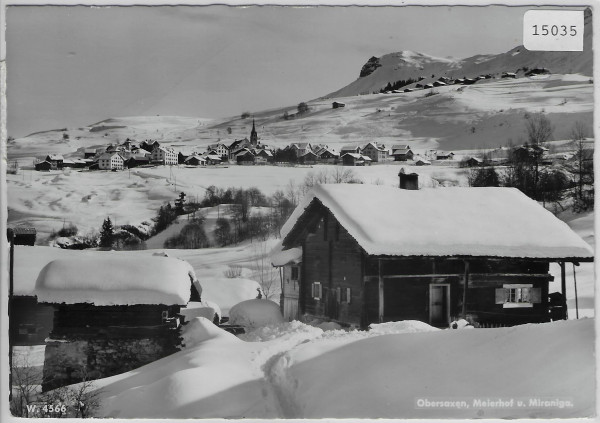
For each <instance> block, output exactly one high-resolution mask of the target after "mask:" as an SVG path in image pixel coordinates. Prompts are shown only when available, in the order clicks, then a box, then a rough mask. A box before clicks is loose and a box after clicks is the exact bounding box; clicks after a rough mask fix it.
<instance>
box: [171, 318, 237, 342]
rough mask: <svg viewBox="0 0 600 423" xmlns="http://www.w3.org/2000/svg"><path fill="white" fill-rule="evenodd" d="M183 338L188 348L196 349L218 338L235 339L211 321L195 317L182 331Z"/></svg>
mask: <svg viewBox="0 0 600 423" xmlns="http://www.w3.org/2000/svg"><path fill="white" fill-rule="evenodd" d="M181 337H182V338H183V343H184V344H185V346H186V348H191V347H195V346H197V345H198V344H200V343H202V342H204V341H207V340H209V339H213V338H216V337H225V338H230V339H232V338H235V335H232V334H231V333H229V332H226V331H224V330H223V329H219V327H218V326H216V325H215V324H214V323H213V322H212V320H211V319H207V318H204V317H195V318H193V319H192V320H191V321H190V322H189V323H188V324H187V325H185V326H184V327H183V330H182V331H181Z"/></svg>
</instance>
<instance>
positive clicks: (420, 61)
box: [323, 12, 593, 98]
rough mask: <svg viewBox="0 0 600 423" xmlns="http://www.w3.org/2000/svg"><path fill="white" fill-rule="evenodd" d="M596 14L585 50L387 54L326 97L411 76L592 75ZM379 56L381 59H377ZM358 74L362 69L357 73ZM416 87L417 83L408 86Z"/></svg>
mask: <svg viewBox="0 0 600 423" xmlns="http://www.w3.org/2000/svg"><path fill="white" fill-rule="evenodd" d="M592 38H593V31H592V16H591V13H590V12H587V13H586V16H585V19H584V49H583V51H581V52H544V51H529V50H527V49H526V48H525V47H523V46H522V45H520V46H517V47H515V48H513V49H511V50H509V51H507V52H506V53H501V54H496V55H493V54H488V55H485V54H484V55H482V54H479V55H476V56H472V57H469V58H466V59H462V60H458V59H449V58H439V57H433V56H429V55H427V54H423V53H417V52H413V51H401V52H397V53H390V54H386V55H384V56H382V57H380V58H371V59H369V61H368V62H367V63H366V64H365V65H364V66H363V68H362V69H361V72H360V74H361V75H363V74H366V75H365V76H360V77H359V78H358V79H356V80H355V81H353V82H352V83H350V84H348V85H347V86H345V87H343V88H341V89H339V90H337V91H334V92H332V93H330V94H328V95H326V96H324V97H323V98H338V97H348V96H353V95H364V94H371V93H373V92H379V90H380V89H382V88H384V87H385V86H386V84H387V83H388V82H391V83H394V82H395V81H399V80H408V79H409V78H412V79H417V78H423V82H422V83H423V84H426V83H429V82H433V81H435V80H437V79H438V78H440V77H442V76H444V77H448V78H463V77H468V78H474V77H477V76H478V75H484V74H491V75H494V76H496V77H500V75H501V74H502V72H515V73H517V74H518V75H520V76H523V75H524V73H525V71H524V69H533V68H545V69H548V70H550V72H552V73H557V74H573V73H578V74H582V75H586V76H590V77H591V76H592V74H593V72H592V63H593V57H592V54H591V51H592ZM374 59H378V60H374ZM357 74H358V72H357ZM408 87H414V84H411V85H408Z"/></svg>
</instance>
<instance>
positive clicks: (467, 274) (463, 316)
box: [462, 260, 469, 319]
mask: <svg viewBox="0 0 600 423" xmlns="http://www.w3.org/2000/svg"><path fill="white" fill-rule="evenodd" d="M464 282H465V283H464V288H463V304H462V318H463V319H466V318H467V289H468V288H469V262H468V261H466V260H465V274H464Z"/></svg>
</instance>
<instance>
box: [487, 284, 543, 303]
mask: <svg viewBox="0 0 600 423" xmlns="http://www.w3.org/2000/svg"><path fill="white" fill-rule="evenodd" d="M541 297H542V289H541V288H534V287H533V285H532V284H504V285H503V286H502V288H498V289H496V304H502V308H525V307H533V304H536V303H541V302H542V300H541Z"/></svg>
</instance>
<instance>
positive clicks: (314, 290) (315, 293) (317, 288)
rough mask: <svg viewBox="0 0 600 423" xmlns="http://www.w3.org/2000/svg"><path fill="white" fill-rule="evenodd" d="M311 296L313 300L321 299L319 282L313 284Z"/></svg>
mask: <svg viewBox="0 0 600 423" xmlns="http://www.w3.org/2000/svg"><path fill="white" fill-rule="evenodd" d="M312 296H313V298H314V299H315V300H320V299H321V297H322V291H321V282H313V284H312Z"/></svg>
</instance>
